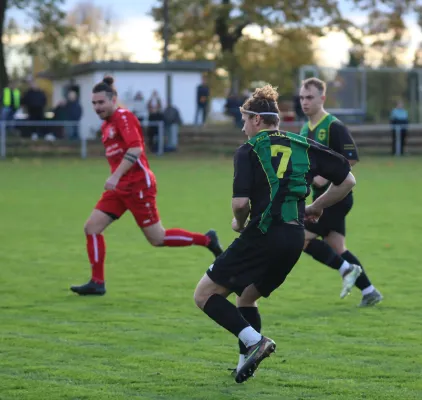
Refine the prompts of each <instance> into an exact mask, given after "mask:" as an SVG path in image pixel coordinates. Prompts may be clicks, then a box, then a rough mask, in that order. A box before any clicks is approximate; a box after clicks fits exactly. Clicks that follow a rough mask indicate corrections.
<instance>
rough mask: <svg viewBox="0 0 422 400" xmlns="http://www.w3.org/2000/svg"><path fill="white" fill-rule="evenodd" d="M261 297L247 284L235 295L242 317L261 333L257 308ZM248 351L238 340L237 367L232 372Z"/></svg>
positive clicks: (242, 362)
mask: <svg viewBox="0 0 422 400" xmlns="http://www.w3.org/2000/svg"><path fill="white" fill-rule="evenodd" d="M260 297H261V294H260V293H259V292H258V290H257V289H256V287H255V285H250V286H248V287H247V288H246V289H245V290H244V291H243V292H242V295H241V296H240V297H236V306H237V309H238V310H239V311H240V313H241V314H242V315H243V318H245V320H246V321H247V322H248V323H249V324H250V325H251V326H252V328H254V329H255V330H256V331H257V332H259V333H261V326H262V325H261V315H260V313H259V310H258V303H257V300H258V299H259V298H260ZM247 353H248V349H247V348H246V346H245V345H244V344H243V342H242V341H241V340H239V361H238V363H237V368H236V369H234V370H233V371H234V372H237V371H238V370H239V369H240V368H241V367H242V366H243V364H244V363H245V357H246V354H247Z"/></svg>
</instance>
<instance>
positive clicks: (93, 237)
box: [70, 77, 222, 295]
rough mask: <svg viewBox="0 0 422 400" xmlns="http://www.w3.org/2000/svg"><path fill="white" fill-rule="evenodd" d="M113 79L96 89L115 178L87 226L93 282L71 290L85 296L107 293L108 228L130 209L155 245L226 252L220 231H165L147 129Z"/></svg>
mask: <svg viewBox="0 0 422 400" xmlns="http://www.w3.org/2000/svg"><path fill="white" fill-rule="evenodd" d="M113 81H114V80H113V78H112V77H105V78H104V79H103V81H102V82H100V83H98V84H97V85H95V86H94V88H93V90H92V104H93V106H94V109H95V112H96V113H97V114H98V116H99V117H100V118H101V119H102V120H103V121H104V122H103V124H102V127H101V132H102V141H103V143H104V147H105V155H106V157H107V160H108V162H109V164H110V168H111V175H110V177H109V178H108V179H107V180H106V182H105V185H104V189H105V192H104V193H103V195H102V196H101V199H100V200H99V201H98V203H97V205H96V206H95V208H94V210H93V211H92V214H91V215H90V217H89V218H88V221H87V222H86V224H85V234H86V245H87V251H88V258H89V261H90V263H91V267H92V278H91V280H90V281H89V282H88V283H87V284H85V285H81V286H72V287H71V288H70V289H71V290H72V292H75V293H77V294H80V295H103V294H105V292H106V290H105V284H104V260H105V253H106V245H105V241H104V236H103V232H104V230H105V229H106V228H107V227H108V226H109V225H110V224H111V223H112V222H113V221H115V220H117V219H118V218H120V217H121V216H122V215H123V214H124V212H125V211H126V210H129V211H130V212H131V213H132V215H133V217H134V218H135V220H136V223H137V224H138V226H139V227H140V228H141V229H142V232H143V233H144V235H145V237H146V238H147V240H148V241H149V242H150V243H151V244H152V245H153V246H170V247H180V246H191V245H197V246H203V247H207V248H208V249H209V250H210V251H211V252H212V253H213V254H214V256H215V257H218V256H219V255H220V254H221V253H222V249H221V246H220V244H219V241H218V237H217V234H216V232H215V231H213V230H210V231H209V232H207V233H206V234H205V235H203V234H200V233H192V232H188V231H185V230H183V229H178V228H177V229H165V228H164V227H163V225H162V224H161V221H160V217H159V214H158V210H157V205H156V194H157V187H156V180H155V176H154V174H153V172H152V171H151V169H150V167H149V164H148V159H147V157H146V154H145V145H144V137H143V133H142V127H141V125H140V123H139V121H138V119H137V118H136V117H135V115H133V114H132V113H131V112H130V111H128V110H125V109H123V108H120V107H118V106H117V104H116V100H117V92H116V90H115V89H114V87H113Z"/></svg>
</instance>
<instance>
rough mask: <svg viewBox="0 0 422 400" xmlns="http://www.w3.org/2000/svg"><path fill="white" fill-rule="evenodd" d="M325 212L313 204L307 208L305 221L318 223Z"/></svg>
mask: <svg viewBox="0 0 422 400" xmlns="http://www.w3.org/2000/svg"><path fill="white" fill-rule="evenodd" d="M323 211H324V210H323V209H322V208H319V207H315V206H314V205H313V204H310V205H309V206H306V208H305V221H309V222H312V223H316V222H318V220H319V219H320V218H321V215H322V213H323Z"/></svg>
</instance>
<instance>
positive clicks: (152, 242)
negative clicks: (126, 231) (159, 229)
mask: <svg viewBox="0 0 422 400" xmlns="http://www.w3.org/2000/svg"><path fill="white" fill-rule="evenodd" d="M147 240H148V242H149V244H150V245H151V246H154V247H160V246H162V245H163V244H164V238H155V237H152V238H151V237H147Z"/></svg>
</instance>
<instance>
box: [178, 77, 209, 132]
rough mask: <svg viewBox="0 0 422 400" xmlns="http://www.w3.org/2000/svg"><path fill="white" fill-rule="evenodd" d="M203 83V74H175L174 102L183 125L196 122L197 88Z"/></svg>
mask: <svg viewBox="0 0 422 400" xmlns="http://www.w3.org/2000/svg"><path fill="white" fill-rule="evenodd" d="M201 82H202V74H201V72H174V73H173V80H172V102H173V105H174V106H176V107H177V108H178V109H179V111H180V116H181V117H182V121H183V124H186V125H189V124H193V123H194V122H195V112H196V87H197V86H198V85H199V84H200V83H201Z"/></svg>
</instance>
